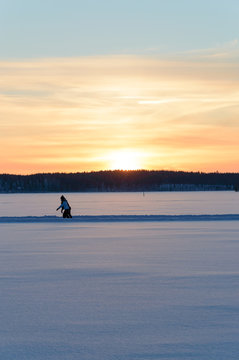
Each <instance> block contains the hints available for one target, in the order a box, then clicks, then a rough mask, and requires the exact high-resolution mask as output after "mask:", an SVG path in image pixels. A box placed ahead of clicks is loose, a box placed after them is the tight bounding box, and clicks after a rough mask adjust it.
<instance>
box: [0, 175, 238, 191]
mask: <svg viewBox="0 0 239 360" xmlns="http://www.w3.org/2000/svg"><path fill="white" fill-rule="evenodd" d="M238 190H239V173H218V172H214V173H202V172H184V171H166V170H160V171H159V170H129V171H121V170H114V171H98V172H88V173H87V172H78V173H41V174H34V175H11V174H1V175H0V193H47V192H120V191H126V192H127V191H128V192H132V191H136V192H137V191H140V192H147V191H238Z"/></svg>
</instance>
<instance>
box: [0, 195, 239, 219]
mask: <svg viewBox="0 0 239 360" xmlns="http://www.w3.org/2000/svg"><path fill="white" fill-rule="evenodd" d="M64 195H65V196H66V198H67V200H69V203H70V204H71V207H72V214H73V215H185V214H191V215H201V214H239V193H238V192H233V191H210V192H146V193H142V192H141V193H140V192H136V193H129V192H128V193H123V192H122V193H69V194H65V193H64ZM60 196H61V194H60V193H59V194H57V193H54V194H0V205H1V206H0V217H2V216H45V215H48V216H53V215H60V214H59V212H58V213H57V212H56V208H57V207H58V206H59V205H60Z"/></svg>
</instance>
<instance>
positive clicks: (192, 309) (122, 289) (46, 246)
mask: <svg viewBox="0 0 239 360" xmlns="http://www.w3.org/2000/svg"><path fill="white" fill-rule="evenodd" d="M15 215H16V216H17V215H18V214H14V213H13V212H12V213H11V216H15ZM59 220H61V222H60V221H59V222H58V223H56V222H55V221H54V222H44V223H30V222H26V223H24V222H20V223H12V224H9V223H1V239H0V290H1V301H0V316H1V327H0V359H3V360H13V359H19V360H159V359H160V360H172V359H176V360H179V359H183V360H196V359H200V360H209V359H210V360H234V359H238V353H239V342H238V338H239V327H238V323H239V301H238V299H239V288H238V283H239V269H238V251H239V236H238V234H239V222H238V221H226V220H225V221H198V222H197V221H176V222H172V221H171V222H169V221H168V222H167V221H161V222H149V221H148V222H142V221H137V222H117V221H116V222H108V223H107V222H79V221H78V222H77V221H76V222H72V221H71V219H69V220H70V222H69V221H64V222H63V221H62V220H63V219H59ZM67 220H68V219H67Z"/></svg>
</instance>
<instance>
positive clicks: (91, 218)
mask: <svg viewBox="0 0 239 360" xmlns="http://www.w3.org/2000/svg"><path fill="white" fill-rule="evenodd" d="M235 220H236V221H239V214H214V215H213V214H212V215H210V214H201V215H77V216H73V218H72V219H63V218H62V217H59V216H48V215H46V216H2V217H0V223H56V222H60V223H63V222H66V223H68V222H69V223H71V222H74V223H75V222H76V223H78V222H92V223H94V222H140V221H143V222H149V221H157V222H163V221H235Z"/></svg>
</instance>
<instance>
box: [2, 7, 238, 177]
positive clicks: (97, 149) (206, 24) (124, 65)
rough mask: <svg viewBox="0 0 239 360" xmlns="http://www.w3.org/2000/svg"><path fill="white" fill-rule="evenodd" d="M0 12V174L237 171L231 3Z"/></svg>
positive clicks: (234, 37)
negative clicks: (115, 170) (0, 148)
mask: <svg viewBox="0 0 239 360" xmlns="http://www.w3.org/2000/svg"><path fill="white" fill-rule="evenodd" d="M0 5H1V6H0V29H1V31H0V139H1V145H2V151H1V155H0V164H1V169H0V173H14V174H30V173H37V172H78V171H91V170H106V169H138V168H142V169H160V170H161V169H164V170H186V171H188V170H190V171H206V172H209V171H229V172H239V22H238V19H239V1H238V0H217V1H216V0H167V1H165V0H162V1H161V0H137V1H136V0H120V1H119V0H118V1H115V0H101V1H99V0H87V1H86V0H84V1H81V0H67V1H66V0H64V1H63V0H57V1H56V0H47V1H46V0H42V1H34V0H0Z"/></svg>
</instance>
